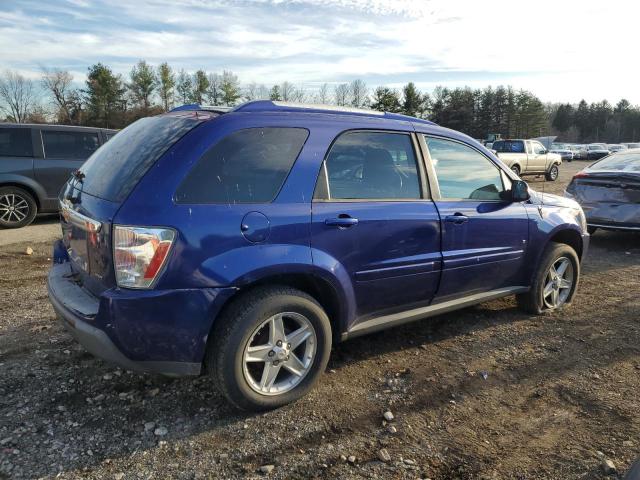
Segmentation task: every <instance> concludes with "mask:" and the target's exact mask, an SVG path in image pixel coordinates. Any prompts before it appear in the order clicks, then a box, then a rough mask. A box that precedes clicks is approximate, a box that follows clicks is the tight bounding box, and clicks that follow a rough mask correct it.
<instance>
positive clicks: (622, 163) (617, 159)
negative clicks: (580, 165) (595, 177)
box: [589, 153, 640, 172]
mask: <svg viewBox="0 0 640 480" xmlns="http://www.w3.org/2000/svg"><path fill="white" fill-rule="evenodd" d="M589 170H596V171H597V170H619V171H621V172H640V153H618V154H616V155H611V156H609V157H606V158H605V159H603V160H600V161H599V162H596V163H594V164H593V165H591V166H590V167H589Z"/></svg>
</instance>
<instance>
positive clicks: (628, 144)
mask: <svg viewBox="0 0 640 480" xmlns="http://www.w3.org/2000/svg"><path fill="white" fill-rule="evenodd" d="M622 145H624V146H625V147H627V148H629V149H631V148H640V143H623V144H622Z"/></svg>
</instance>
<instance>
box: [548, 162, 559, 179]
mask: <svg viewBox="0 0 640 480" xmlns="http://www.w3.org/2000/svg"><path fill="white" fill-rule="evenodd" d="M558 175H560V169H559V168H558V166H557V165H551V168H550V169H549V171H548V172H547V174H546V175H545V178H546V179H547V180H549V181H550V182H555V181H556V180H557V179H558Z"/></svg>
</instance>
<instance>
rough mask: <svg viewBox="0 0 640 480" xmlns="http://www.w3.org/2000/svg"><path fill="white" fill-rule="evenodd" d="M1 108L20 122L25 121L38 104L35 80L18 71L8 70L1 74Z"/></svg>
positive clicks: (15, 120)
mask: <svg viewBox="0 0 640 480" xmlns="http://www.w3.org/2000/svg"><path fill="white" fill-rule="evenodd" d="M0 100H1V101H2V104H0V109H2V110H3V111H5V112H7V114H8V115H9V117H10V118H11V119H12V120H13V121H14V122H18V123H23V122H24V121H25V120H26V119H27V117H28V116H29V113H30V111H31V110H32V109H33V107H34V106H35V104H36V92H35V89H34V86H33V82H32V81H31V80H29V79H28V78H25V77H23V76H22V75H20V74H19V73H18V72H13V71H11V70H6V71H5V73H4V75H2V76H0Z"/></svg>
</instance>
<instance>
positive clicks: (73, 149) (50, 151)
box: [42, 130, 100, 159]
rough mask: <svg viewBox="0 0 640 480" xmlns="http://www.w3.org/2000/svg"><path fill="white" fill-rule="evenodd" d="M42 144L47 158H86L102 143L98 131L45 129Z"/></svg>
mask: <svg viewBox="0 0 640 480" xmlns="http://www.w3.org/2000/svg"><path fill="white" fill-rule="evenodd" d="M42 145H43V146H44V156H45V158H75V159H86V158H89V157H90V156H91V154H92V153H93V152H95V151H96V150H97V149H98V147H99V146H100V143H99V141H98V134H97V133H92V132H62V131H55V130H43V131H42Z"/></svg>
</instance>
